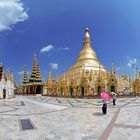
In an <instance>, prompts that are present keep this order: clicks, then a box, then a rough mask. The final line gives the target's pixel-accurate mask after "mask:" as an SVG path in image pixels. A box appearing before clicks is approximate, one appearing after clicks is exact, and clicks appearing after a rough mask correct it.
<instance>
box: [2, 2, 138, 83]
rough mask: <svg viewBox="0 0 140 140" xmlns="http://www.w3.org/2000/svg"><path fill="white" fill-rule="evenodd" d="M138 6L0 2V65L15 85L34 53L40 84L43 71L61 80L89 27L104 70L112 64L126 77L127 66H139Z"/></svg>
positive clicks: (97, 3)
mask: <svg viewBox="0 0 140 140" xmlns="http://www.w3.org/2000/svg"><path fill="white" fill-rule="evenodd" d="M139 7H140V1H139V0H116V1H113V0H106V1H105V0H86V1H85V0H69V1H68V0H19V1H18V0H0V61H2V62H3V63H4V65H5V70H7V69H8V68H10V69H11V70H13V71H14V74H15V77H16V80H17V81H20V80H21V79H22V76H23V75H22V71H23V67H24V64H26V65H27V70H28V71H29V74H30V72H31V70H32V64H33V57H34V53H35V52H36V53H37V58H38V62H39V64H40V69H41V74H42V76H43V77H44V80H46V79H47V75H48V70H52V73H53V74H54V76H56V75H60V74H62V73H63V72H64V71H66V70H68V69H69V68H70V67H71V66H72V65H73V64H74V63H75V61H76V59H77V58H78V55H79V52H80V50H81V48H82V43H83V38H84V32H85V28H86V27H89V29H90V36H91V41H92V47H93V49H94V50H95V51H96V53H97V57H98V59H99V60H100V61H101V63H102V64H103V65H104V66H105V68H106V69H107V70H109V69H110V67H111V61H112V60H113V61H114V63H115V67H116V68H117V70H118V73H120V74H121V73H123V72H124V70H125V69H126V70H127V73H128V74H131V63H137V67H138V68H139V64H140V55H139V54H140V8H139ZM43 48H46V49H43ZM42 49H43V50H44V51H43V50H42ZM41 50H42V51H41ZM128 65H129V66H128Z"/></svg>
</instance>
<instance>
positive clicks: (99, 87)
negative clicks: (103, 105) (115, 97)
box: [98, 86, 101, 94]
mask: <svg viewBox="0 0 140 140" xmlns="http://www.w3.org/2000/svg"><path fill="white" fill-rule="evenodd" d="M100 93H101V86H98V94H100Z"/></svg>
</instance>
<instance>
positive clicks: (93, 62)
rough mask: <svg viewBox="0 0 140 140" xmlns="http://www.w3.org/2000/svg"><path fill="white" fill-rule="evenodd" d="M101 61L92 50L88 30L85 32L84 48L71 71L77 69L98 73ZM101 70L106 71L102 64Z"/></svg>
mask: <svg viewBox="0 0 140 140" xmlns="http://www.w3.org/2000/svg"><path fill="white" fill-rule="evenodd" d="M99 63H100V62H99V61H98V59H97V57H96V53H95V51H94V50H93V49H92V46H91V41H90V35H89V29H88V28H86V30H85V36H84V42H83V48H82V50H81V52H80V54H79V58H78V60H77V62H76V63H75V65H74V66H73V67H71V69H70V70H69V71H73V70H76V69H82V68H85V69H88V70H91V69H93V70H96V71H98V67H99ZM100 68H101V70H102V71H105V69H104V67H103V65H102V64H100Z"/></svg>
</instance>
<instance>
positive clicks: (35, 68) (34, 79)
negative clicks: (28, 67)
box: [29, 54, 42, 83]
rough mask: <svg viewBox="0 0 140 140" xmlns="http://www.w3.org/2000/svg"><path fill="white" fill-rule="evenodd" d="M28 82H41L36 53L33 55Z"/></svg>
mask: <svg viewBox="0 0 140 140" xmlns="http://www.w3.org/2000/svg"><path fill="white" fill-rule="evenodd" d="M29 82H30V83H33V82H42V77H41V73H40V68H39V64H38V62H37V57H36V54H35V55H34V63H33V68H32V73H31V76H30V79H29Z"/></svg>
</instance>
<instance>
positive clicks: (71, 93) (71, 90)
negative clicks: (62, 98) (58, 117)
mask: <svg viewBox="0 0 140 140" xmlns="http://www.w3.org/2000/svg"><path fill="white" fill-rule="evenodd" d="M72 95H73V88H72V87H71V88H70V96H72Z"/></svg>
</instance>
